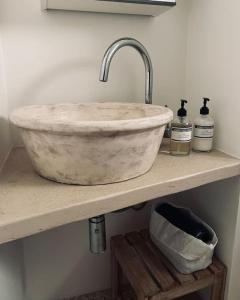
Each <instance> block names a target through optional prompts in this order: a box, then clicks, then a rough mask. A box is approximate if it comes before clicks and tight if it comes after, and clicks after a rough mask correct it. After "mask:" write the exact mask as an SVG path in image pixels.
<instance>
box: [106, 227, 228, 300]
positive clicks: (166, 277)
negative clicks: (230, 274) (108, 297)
mask: <svg viewBox="0 0 240 300" xmlns="http://www.w3.org/2000/svg"><path fill="white" fill-rule="evenodd" d="M111 251H112V300H117V299H121V288H120V287H121V281H122V278H123V277H124V278H126V279H127V281H128V283H130V285H131V287H132V289H133V290H134V294H135V295H136V297H135V299H137V300H171V299H175V298H178V297H182V296H185V295H188V294H191V293H193V292H196V291H199V290H201V289H203V288H206V287H209V286H211V291H212V292H211V300H223V299H224V288H225V278H226V268H225V267H224V266H223V264H222V263H221V262H220V261H219V260H217V258H215V257H214V259H213V263H212V265H210V266H209V267H208V268H207V269H205V270H201V271H198V272H195V273H192V274H189V275H184V274H181V273H179V272H178V271H177V270H176V269H175V268H174V267H173V265H172V264H171V263H170V262H169V261H168V260H167V259H166V258H165V257H164V256H163V255H162V254H161V252H160V251H159V250H158V249H157V247H156V246H155V245H154V244H153V243H152V242H151V240H150V238H149V233H148V231H147V230H143V231H141V232H132V233H128V234H126V235H125V236H121V235H120V236H115V237H112V239H111ZM129 299H130V298H129Z"/></svg>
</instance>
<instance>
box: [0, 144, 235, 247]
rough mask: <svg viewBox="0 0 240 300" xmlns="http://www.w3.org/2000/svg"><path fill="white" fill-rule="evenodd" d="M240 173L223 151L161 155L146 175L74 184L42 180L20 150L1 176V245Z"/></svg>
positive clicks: (17, 149)
mask: <svg viewBox="0 0 240 300" xmlns="http://www.w3.org/2000/svg"><path fill="white" fill-rule="evenodd" d="M239 175H240V160H238V159H236V158H233V157H231V156H228V155H226V154H224V153H222V152H218V151H213V152H211V153H206V154H203V153H192V154H191V155H190V156H186V157H173V156H170V155H168V154H166V153H159V154H158V157H157V159H156V161H155V163H154V165H153V167H152V169H151V170H150V171H149V172H148V173H147V174H145V175H143V176H141V177H138V178H135V179H132V180H128V181H125V182H121V183H114V184H108V185H101V186H73V185H65V184H59V183H55V182H52V181H49V180H46V179H44V178H41V177H40V176H39V175H37V174H36V173H35V172H34V170H33V168H32V166H31V163H30V161H29V159H28V156H27V154H26V151H25V150H24V149H23V148H15V149H13V151H12V152H11V154H10V156H9V158H8V160H7V162H6V164H5V166H4V168H3V170H2V172H1V174H0V243H4V242H7V241H12V240H16V239H19V238H22V237H25V236H28V235H32V234H35V233H38V232H41V231H44V230H48V229H51V228H55V227H58V226H60V225H63V224H68V223H72V222H75V221H79V220H83V219H87V218H89V217H93V216H95V215H99V214H104V213H108V212H111V211H114V210H118V209H121V208H125V207H128V206H131V205H135V204H138V203H141V202H144V201H149V200H152V199H155V198H158V197H161V196H165V195H169V194H173V193H177V192H180V191H184V190H188V189H191V188H194V187H197V186H200V185H204V184H207V183H210V182H214V181H218V180H221V179H226V178H230V177H234V176H239Z"/></svg>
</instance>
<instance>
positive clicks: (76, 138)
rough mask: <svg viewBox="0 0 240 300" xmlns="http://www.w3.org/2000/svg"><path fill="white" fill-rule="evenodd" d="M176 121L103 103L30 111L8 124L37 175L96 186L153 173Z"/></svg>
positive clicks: (162, 113)
mask: <svg viewBox="0 0 240 300" xmlns="http://www.w3.org/2000/svg"><path fill="white" fill-rule="evenodd" d="M172 116H173V114H172V111H171V110H169V109H168V108H166V107H162V106H156V105H147V104H137V103H104V102H103V103H88V104H83V103H78V104H56V105H32V106H26V107H22V108H19V109H17V110H15V111H14V112H13V113H12V115H11V117H10V119H11V121H12V123H14V124H15V125H16V126H17V127H19V128H20V132H21V135H22V138H23V142H24V144H25V147H26V149H27V152H28V154H29V156H30V159H31V161H32V164H33V166H34V168H35V170H36V171H37V173H38V174H40V175H41V176H43V177H46V178H48V179H50V180H54V181H57V182H61V183H67V184H80V185H97V184H107V183H113V182H119V181H124V180H127V179H130V178H134V177H137V176H140V175H142V174H144V173H146V172H147V171H148V170H150V168H151V167H152V165H153V162H154V160H155V158H156V156H157V153H158V150H159V146H160V144H161V141H162V137H163V133H164V129H165V125H166V124H167V123H169V122H170V121H171V120H172Z"/></svg>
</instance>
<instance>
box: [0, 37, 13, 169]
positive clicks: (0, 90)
mask: <svg viewBox="0 0 240 300" xmlns="http://www.w3.org/2000/svg"><path fill="white" fill-rule="evenodd" d="M7 119H8V101H7V91H6V81H5V65H4V57H3V50H2V39H1V32H0V140H1V143H0V169H1V166H2V165H3V163H4V161H5V158H6V156H7V154H8V152H9V150H10V147H11V141H10V131H9V124H8V120H7Z"/></svg>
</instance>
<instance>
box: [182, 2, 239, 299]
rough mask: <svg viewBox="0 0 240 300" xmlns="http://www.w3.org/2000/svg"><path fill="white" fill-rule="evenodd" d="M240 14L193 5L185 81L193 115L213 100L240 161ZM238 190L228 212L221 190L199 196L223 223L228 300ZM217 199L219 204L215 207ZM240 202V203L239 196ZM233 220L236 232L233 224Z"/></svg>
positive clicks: (221, 145) (225, 140) (225, 139)
mask: <svg viewBox="0 0 240 300" xmlns="http://www.w3.org/2000/svg"><path fill="white" fill-rule="evenodd" d="M239 10H240V2H239V1H237V0H232V1H231V2H229V1H225V0H201V1H198V0H192V1H191V5H190V14H189V25H188V28H189V30H188V48H187V78H186V94H187V96H188V98H189V99H191V104H190V107H191V110H192V112H193V115H194V114H195V115H196V114H197V113H198V111H199V107H200V105H201V97H203V96H207V97H210V98H211V99H212V102H211V105H210V106H211V108H212V112H214V118H215V120H216V128H217V131H216V147H217V148H218V149H221V150H223V151H224V152H226V153H229V154H232V155H235V156H237V157H240V118H239V114H240V101H239V100H240V85H239V78H240V59H239V53H240V35H239V28H240V18H239ZM238 188H239V181H237V182H235V185H233V186H231V189H229V188H227V189H226V191H225V193H226V192H227V193H229V196H228V194H227V195H226V198H225V205H224V206H223V202H222V201H221V199H222V192H224V191H222V188H221V187H219V189H216V190H215V193H211V192H210V190H209V193H205V200H204V201H201V197H200V195H201V194H200V193H196V195H195V196H196V197H197V198H198V201H200V202H199V203H200V204H201V205H202V210H204V211H205V212H206V214H208V212H210V213H211V218H212V219H213V220H219V221H218V232H219V234H220V236H221V237H222V238H221V239H220V243H221V247H219V249H221V250H220V254H221V257H222V258H223V259H224V260H225V262H226V263H227V264H228V267H229V270H228V279H229V288H228V293H227V298H226V299H227V300H238V299H239V294H240V286H239V276H240V263H239V262H240V239H239V236H240V232H239V225H240V224H239V222H240V221H239V217H240V210H239V209H238V211H237V206H236V203H235V205H234V206H233V199H230V197H231V195H232V192H233V190H234V189H235V190H236V189H238ZM213 197H214V198H215V199H220V201H213V199H212V198H213ZM235 197H236V199H237V200H238V202H239V196H238V195H235ZM197 205H199V204H197ZM230 218H231V220H230ZM233 220H234V222H235V223H236V222H237V223H236V224H237V225H236V226H233V223H231V222H232V221H233ZM236 228H237V231H236V232H235V229H236ZM227 236H233V237H234V239H233V244H232V243H230V245H231V247H230V246H229V245H228V244H227V240H226V239H227ZM226 247H227V248H226ZM227 257H228V258H227ZM230 258H231V259H230ZM229 259H230V260H229Z"/></svg>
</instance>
